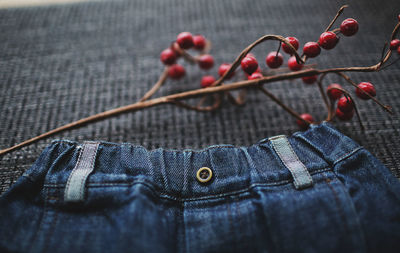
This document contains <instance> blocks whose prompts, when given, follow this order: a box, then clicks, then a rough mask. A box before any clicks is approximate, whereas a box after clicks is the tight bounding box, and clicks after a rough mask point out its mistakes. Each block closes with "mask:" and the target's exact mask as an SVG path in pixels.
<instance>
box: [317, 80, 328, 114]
mask: <svg viewBox="0 0 400 253" xmlns="http://www.w3.org/2000/svg"><path fill="white" fill-rule="evenodd" d="M317 84H318V89H319V93H320V94H321V96H322V99H323V100H324V103H325V106H326V109H327V110H328V112H329V108H330V103H329V101H328V98H327V97H326V94H325V90H324V88H323V87H322V78H320V80H318V81H317Z"/></svg>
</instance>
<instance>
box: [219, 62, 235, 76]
mask: <svg viewBox="0 0 400 253" xmlns="http://www.w3.org/2000/svg"><path fill="white" fill-rule="evenodd" d="M230 68H231V64H229V63H222V64H221V66H219V68H218V75H219V76H223V75H224V74H225V72H226V71H228V70H229V69H230ZM234 75H235V72H232V73H231V74H230V75H229V76H227V78H228V79H229V78H231V77H233V76H234Z"/></svg>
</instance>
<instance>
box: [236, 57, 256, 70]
mask: <svg viewBox="0 0 400 253" xmlns="http://www.w3.org/2000/svg"><path fill="white" fill-rule="evenodd" d="M240 65H241V66H242V69H243V71H244V72H246V73H247V74H248V75H251V74H252V73H253V72H254V71H256V70H257V68H258V62H257V60H256V58H254V57H253V56H249V55H247V56H245V57H244V58H243V59H242V61H241V63H240Z"/></svg>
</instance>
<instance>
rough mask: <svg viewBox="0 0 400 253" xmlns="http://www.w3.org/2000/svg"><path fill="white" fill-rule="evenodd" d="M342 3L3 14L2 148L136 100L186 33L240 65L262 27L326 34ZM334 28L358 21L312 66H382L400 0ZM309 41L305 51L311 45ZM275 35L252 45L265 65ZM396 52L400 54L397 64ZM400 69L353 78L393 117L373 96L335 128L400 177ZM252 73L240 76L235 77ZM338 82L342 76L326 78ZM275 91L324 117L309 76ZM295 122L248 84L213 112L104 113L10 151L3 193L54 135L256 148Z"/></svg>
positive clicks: (354, 6)
mask: <svg viewBox="0 0 400 253" xmlns="http://www.w3.org/2000/svg"><path fill="white" fill-rule="evenodd" d="M343 3H344V2H342V1H319V0H312V1H291V0H268V1H265V0H252V1H240V0H219V1H211V0H210V1H205V0H185V1H183V0H182V1H178V0H163V1H159V0H146V1H140V0H137V1H122V0H121V1H104V2H103V1H101V2H86V3H79V4H69V5H58V6H46V7H32V8H17V9H2V10H0V31H1V35H0V117H1V118H0V130H1V133H0V148H7V147H9V146H12V145H14V144H17V143H19V142H22V141H24V140H27V139H29V138H31V137H34V136H37V135H39V134H41V133H44V132H46V131H48V130H51V129H53V128H56V127H58V126H61V125H64V124H67V123H69V122H72V121H75V120H78V119H80V118H83V117H86V116H90V115H92V114H95V113H98V112H102V111H104V110H108V109H112V108H115V107H118V106H123V105H127V104H130V103H133V102H135V101H137V100H138V99H139V98H140V97H141V96H142V95H143V94H144V93H145V92H146V91H147V90H148V89H149V88H150V87H152V85H153V84H154V83H155V82H156V81H157V79H158V76H159V75H160V73H161V72H162V70H163V66H162V64H161V63H160V61H159V54H160V52H161V51H162V50H163V49H164V48H166V47H168V46H169V44H170V42H171V41H173V40H174V39H175V38H176V35H177V34H178V33H179V32H182V31H190V32H192V33H195V34H196V33H201V34H204V35H205V36H206V37H207V38H209V39H210V40H211V41H212V43H213V48H212V51H211V54H212V55H213V56H214V57H215V60H216V66H215V67H214V68H213V69H212V70H210V71H207V72H208V73H210V74H214V75H216V73H217V66H218V65H219V64H221V63H222V62H232V61H233V60H234V58H235V57H236V56H237V55H238V54H239V53H240V51H241V50H242V49H244V48H245V47H246V46H247V45H248V44H250V43H251V42H252V41H254V40H256V39H257V38H258V37H260V36H262V35H264V34H280V35H283V36H296V37H297V38H298V39H299V40H300V43H301V45H304V43H305V42H307V41H316V40H317V39H318V37H319V35H320V34H321V32H322V31H323V30H324V29H325V28H326V26H327V25H328V24H329V22H330V20H331V19H332V17H333V16H334V15H335V13H336V11H337V10H338V8H339V7H340V6H341V5H342V4H343ZM346 3H349V4H350V7H349V8H348V9H346V10H345V12H344V15H343V16H341V17H340V18H339V20H338V22H337V23H336V24H335V26H334V27H338V26H339V25H340V22H341V21H342V20H343V19H345V18H346V17H353V18H355V19H357V20H358V21H359V23H360V30H359V32H358V34H357V35H356V36H354V37H342V38H341V40H340V42H339V44H338V46H337V47H336V48H335V49H333V50H330V51H326V50H323V51H322V54H321V56H319V57H318V58H315V59H312V60H310V61H309V63H316V64H318V67H320V68H326V67H339V66H367V65H372V64H375V63H377V62H378V61H379V58H380V55H381V51H382V47H383V45H384V42H385V41H388V39H389V36H390V33H391V31H392V29H393V27H394V26H395V24H396V22H397V15H398V14H399V13H400V2H399V1H397V0H382V1H368V0H364V1H347V2H346ZM301 47H302V46H301ZM276 48H277V43H276V42H267V43H265V44H262V45H261V46H259V47H257V48H256V50H254V53H255V55H256V57H257V58H258V60H259V62H260V63H261V66H262V67H263V68H265V69H266V67H265V56H266V55H267V54H268V52H269V51H273V50H276ZM284 57H285V60H287V59H288V56H287V55H284ZM396 57H398V56H397V55H396V54H395V55H394V57H393V59H395V58H396ZM183 64H184V65H185V66H186V67H187V76H186V77H185V78H184V79H183V80H180V81H167V83H166V84H165V85H164V87H162V88H161V90H160V91H159V92H158V93H157V94H156V96H161V95H167V94H172V93H175V92H180V91H185V90H190V89H194V88H198V87H199V82H200V81H199V80H200V79H201V76H202V75H204V74H205V71H202V70H199V69H198V68H197V67H196V66H190V65H189V64H187V63H183ZM399 66H400V64H395V65H393V66H391V67H390V68H388V69H385V70H384V71H381V72H378V73H351V74H350V76H351V77H352V78H353V79H354V80H355V81H356V82H361V81H371V82H372V83H374V84H375V86H376V88H377V98H378V99H380V100H381V101H383V102H384V103H386V104H389V105H391V106H392V107H393V111H394V112H395V114H394V115H392V116H391V115H388V114H387V113H385V111H383V110H382V109H381V108H380V107H378V106H377V105H376V104H374V103H373V102H372V101H360V102H359V103H358V105H359V109H360V113H361V117H362V119H363V121H364V124H365V126H366V130H365V131H362V130H361V128H360V126H359V124H358V122H357V120H356V119H355V118H354V119H353V120H352V121H350V122H338V121H335V122H334V123H333V124H334V126H335V127H336V128H338V129H339V130H340V131H342V132H343V133H345V134H346V135H348V136H350V137H351V138H353V139H354V140H356V141H357V142H359V143H360V144H361V145H363V146H365V147H366V148H367V149H368V150H369V151H371V152H372V153H373V154H374V155H375V156H377V157H378V158H379V159H380V160H381V161H382V162H383V163H384V164H385V165H386V166H387V167H389V168H390V169H391V170H392V172H393V173H394V174H395V175H396V176H397V177H400V167H399V165H400V144H399V140H400V138H399V135H400V124H399V120H400V118H399V116H398V113H399V108H400V101H399V95H400V91H399V80H400V68H399ZM239 78H243V75H242V74H239V75H237V79H239ZM330 82H338V83H341V84H343V85H344V86H345V87H346V88H348V89H350V90H352V91H353V90H354V89H353V88H352V87H351V86H350V85H348V84H346V83H344V81H343V80H340V79H339V78H338V77H337V76H335V75H329V76H327V79H326V85H328V84H329V83H330ZM266 87H268V88H269V89H270V91H271V92H273V93H274V94H275V95H277V96H278V97H279V98H281V99H282V100H283V101H285V102H286V103H287V104H288V105H289V106H291V107H293V108H295V109H296V110H297V111H298V112H300V113H303V112H309V113H311V114H312V115H313V116H314V117H315V118H316V119H318V120H323V119H324V117H325V116H326V112H325V108H324V105H323V102H322V100H321V98H320V94H319V92H318V89H317V87H316V86H307V85H305V84H303V83H302V81H301V80H293V81H282V82H276V83H271V84H268V85H267V86H266ZM298 130H299V129H298V127H297V125H296V124H295V120H294V119H293V118H292V117H291V116H290V115H288V114H287V113H286V112H284V111H283V110H282V109H280V108H279V107H278V106H277V105H276V104H275V103H273V102H272V101H270V100H269V99H268V98H267V97H266V96H264V95H263V94H261V93H260V92H256V91H250V92H249V94H248V102H247V103H246V105H245V106H244V107H236V106H233V105H232V104H230V103H228V102H224V104H223V106H222V108H221V109H219V110H218V111H215V112H206V113H201V112H195V111H188V110H185V109H182V108H178V107H174V106H172V105H163V106H157V107H153V108H150V109H146V110H143V111H139V112H135V113H126V114H122V115H120V116H117V117H114V118H110V119H105V120H102V121H100V122H97V123H93V124H90V125H87V126H85V127H81V128H78V129H74V130H70V131H66V132H63V133H61V134H58V135H56V136H54V137H51V138H48V139H46V140H42V141H40V142H38V143H36V144H33V145H30V146H27V147H25V148H22V149H21V150H18V151H14V152H12V153H10V154H7V155H4V156H2V157H0V192H4V191H5V190H6V189H8V188H9V187H10V185H11V184H12V183H13V182H15V180H16V179H17V178H18V177H19V176H20V175H22V173H23V172H24V171H25V170H26V169H27V168H29V166H30V165H31V164H32V163H33V162H34V161H35V159H36V158H37V157H38V156H39V154H40V153H41V152H42V150H43V149H44V148H45V147H46V146H47V145H48V144H49V143H50V142H51V141H52V140H53V139H70V140H75V141H83V140H105V141H111V142H131V143H135V144H139V145H143V146H145V147H147V148H149V149H153V148H158V147H164V148H173V149H183V148H195V149H198V148H204V147H207V146H208V145H213V144H223V143H228V144H234V145H238V146H240V145H245V146H248V145H251V144H253V143H255V142H257V141H258V140H260V139H262V138H265V137H269V136H273V135H278V134H286V135H290V134H292V133H293V132H295V131H298Z"/></svg>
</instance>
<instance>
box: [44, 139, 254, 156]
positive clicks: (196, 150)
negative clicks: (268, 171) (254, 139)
mask: <svg viewBox="0 0 400 253" xmlns="http://www.w3.org/2000/svg"><path fill="white" fill-rule="evenodd" d="M52 142H54V143H57V142H58V143H63V142H65V143H68V144H72V145H75V146H78V145H79V143H78V142H75V141H70V140H54V141H52ZM86 142H89V141H86ZM92 143H93V142H92ZM98 143H99V144H100V145H104V146H115V147H119V146H121V145H127V146H131V147H134V148H135V147H136V148H143V149H145V150H146V151H148V152H151V151H153V150H157V149H163V150H164V151H167V152H184V151H186V152H193V153H200V152H204V151H208V150H211V149H221V148H241V146H234V145H232V144H219V145H212V146H209V147H205V148H202V149H164V148H156V149H147V148H146V147H144V146H141V145H135V144H133V143H126V142H123V143H112V142H106V141H99V142H98ZM253 146H260V144H258V143H257V144H253V145H250V146H246V148H249V147H253Z"/></svg>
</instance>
